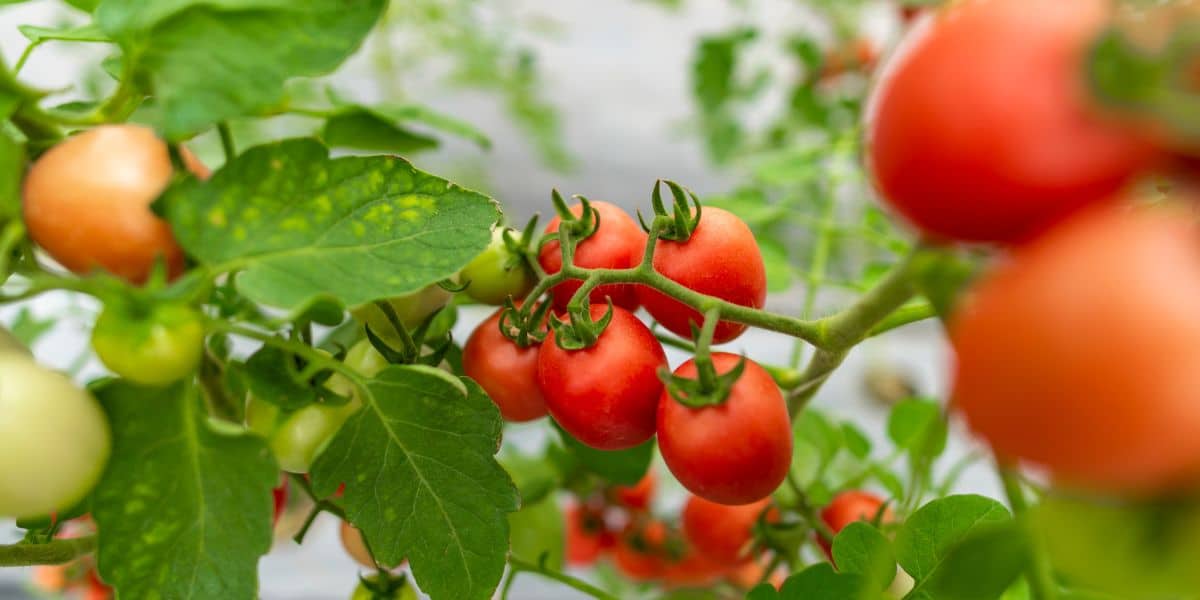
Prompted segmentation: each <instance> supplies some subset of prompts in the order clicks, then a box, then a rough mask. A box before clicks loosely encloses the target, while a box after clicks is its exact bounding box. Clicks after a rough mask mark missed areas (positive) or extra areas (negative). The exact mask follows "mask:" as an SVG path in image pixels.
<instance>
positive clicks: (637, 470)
mask: <svg viewBox="0 0 1200 600" xmlns="http://www.w3.org/2000/svg"><path fill="white" fill-rule="evenodd" d="M554 428H555V429H557V430H558V434H559V437H560V438H561V439H562V441H563V445H564V446H565V447H566V448H567V450H568V451H569V452H570V453H571V454H572V455H573V456H574V457H575V458H576V459H577V460H578V461H579V464H580V465H582V466H583V468H585V469H587V470H588V471H591V472H592V473H595V474H597V475H599V476H601V477H603V478H604V479H606V480H608V481H609V482H611V483H618V484H621V485H634V484H636V483H637V482H638V481H641V479H642V477H644V476H645V475H646V471H648V470H649V469H650V460H651V459H652V458H653V457H654V440H648V441H646V442H643V443H641V444H638V445H637V446H634V447H632V448H627V449H625V450H597V449H595V448H592V447H590V446H588V445H587V444H584V443H583V442H580V441H579V440H577V439H575V438H574V437H572V436H571V434H569V433H567V432H565V431H563V429H562V428H561V427H559V426H558V424H557V423H555V425H554Z"/></svg>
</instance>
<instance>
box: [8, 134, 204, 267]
mask: <svg viewBox="0 0 1200 600" xmlns="http://www.w3.org/2000/svg"><path fill="white" fill-rule="evenodd" d="M184 159H185V162H186V163H187V166H188V170H190V171H192V173H194V174H195V175H196V176H198V177H201V178H205V177H208V169H206V168H205V167H204V165H202V164H200V162H199V161H198V160H196V159H195V157H194V156H191V155H190V154H188V153H186V152H185V153H184ZM171 171H172V169H171V158H170V155H169V154H168V152H167V145H166V144H165V143H163V141H162V140H160V139H158V137H157V136H155V134H154V131H153V130H152V129H150V128H148V127H143V126H141V125H103V126H100V127H96V128H93V129H91V130H88V131H86V132H84V133H81V134H78V135H76V136H73V137H71V138H68V139H67V140H65V141H63V142H61V143H59V144H58V145H57V146H54V147H53V148H51V149H50V150H49V151H48V152H46V153H45V154H43V155H42V156H41V158H39V159H38V160H37V161H36V162H35V163H33V166H32V167H31V168H30V169H29V174H28V175H27V176H26V178H25V184H24V191H23V199H24V200H23V202H24V216H25V225H26V226H27V227H28V228H29V236H30V237H31V238H33V241H35V242H37V243H38V245H40V246H41V247H42V248H44V249H45V250H46V252H48V253H49V254H50V256H53V257H54V259H55V260H57V261H58V262H60V263H62V265H63V266H64V267H66V268H68V269H70V270H72V271H74V272H76V273H80V274H86V273H88V272H90V271H92V270H93V269H97V268H100V269H104V270H107V271H109V272H111V273H113V274H114V275H118V276H120V277H123V278H125V279H127V280H129V281H132V282H134V283H141V282H143V281H145V280H146V277H148V276H149V274H150V271H151V269H152V267H153V266H154V264H155V262H156V261H158V260H162V261H164V262H165V265H166V267H167V272H168V274H169V275H171V276H175V275H178V274H179V273H181V272H183V268H184V256H183V251H182V250H181V249H180V248H179V245H178V244H177V243H176V242H175V236H174V235H173V234H172V233H171V227H170V226H169V225H168V224H167V222H166V221H164V220H162V219H160V218H158V217H157V216H155V214H154V213H153V212H151V210H150V204H151V203H153V202H154V201H155V200H157V199H158V196H159V194H161V193H162V192H163V190H164V189H166V187H167V184H168V183H170V181H171Z"/></svg>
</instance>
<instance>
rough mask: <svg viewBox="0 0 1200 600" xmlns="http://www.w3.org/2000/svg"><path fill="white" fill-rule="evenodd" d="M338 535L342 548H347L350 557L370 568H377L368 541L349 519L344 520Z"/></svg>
mask: <svg viewBox="0 0 1200 600" xmlns="http://www.w3.org/2000/svg"><path fill="white" fill-rule="evenodd" d="M338 537H340V538H341V540H342V548H345V550H346V554H349V555H350V558H353V559H354V560H355V562H357V563H358V564H360V565H362V566H364V567H366V568H368V569H374V568H375V561H374V560H372V559H371V552H370V551H369V550H367V543H366V542H365V541H364V540H363V535H362V532H361V531H359V530H358V528H356V527H355V526H353V525H351V524H350V523H349V522H347V521H342V526H341V528H340V529H339V530H338Z"/></svg>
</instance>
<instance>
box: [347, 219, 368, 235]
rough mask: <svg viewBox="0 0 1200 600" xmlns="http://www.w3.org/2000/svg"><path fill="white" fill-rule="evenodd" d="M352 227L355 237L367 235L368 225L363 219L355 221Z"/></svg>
mask: <svg viewBox="0 0 1200 600" xmlns="http://www.w3.org/2000/svg"><path fill="white" fill-rule="evenodd" d="M350 229H351V231H352V232H353V233H354V236H355V237H360V238H361V237H366V235H367V226H366V225H365V224H364V223H363V222H362V221H355V222H354V224H353V225H352V226H351V228H350Z"/></svg>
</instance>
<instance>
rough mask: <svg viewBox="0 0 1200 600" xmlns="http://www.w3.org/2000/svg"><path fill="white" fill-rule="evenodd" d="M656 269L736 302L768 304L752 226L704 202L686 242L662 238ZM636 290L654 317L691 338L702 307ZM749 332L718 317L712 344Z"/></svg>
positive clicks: (693, 287) (655, 292)
mask: <svg viewBox="0 0 1200 600" xmlns="http://www.w3.org/2000/svg"><path fill="white" fill-rule="evenodd" d="M654 270H656V271H658V272H659V273H661V274H662V275H664V276H666V277H667V278H668V279H671V280H672V281H675V282H676V283H679V284H681V285H683V286H684V287H686V288H688V289H691V290H694V291H697V292H700V293H701V294H707V295H710V296H715V297H717V298H720V299H722V300H726V301H728V302H731V303H733V304H740V305H742V306H749V307H752V308H762V307H763V305H764V304H766V300H767V272H766V268H765V267H764V266H763V258H762V253H761V252H760V251H759V249H758V242H756V241H755V239H754V233H753V232H751V231H750V227H748V226H747V225H746V223H745V222H743V221H742V220H741V219H739V218H738V217H737V216H735V215H734V214H733V213H731V212H729V211H727V210H722V209H720V208H715V207H705V208H704V210H703V211H702V212H701V216H700V223H699V225H697V227H696V229H695V231H693V232H692V235H691V237H689V238H688V239H687V241H685V242H673V241H670V240H661V241H659V242H658V245H657V246H656V247H655V249H654ZM637 293H638V299H639V300H640V301H641V303H642V305H643V306H645V307H646V310H647V311H648V312H649V313H650V316H652V317H654V320H655V321H658V322H659V324H661V325H662V326H663V327H665V328H667V330H669V331H670V332H672V333H674V334H675V335H678V336H681V337H684V338H687V339H691V338H692V330H691V327H690V325H689V324H690V323H695V324H696V327H700V326H702V325H703V324H704V315H702V314H701V313H700V312H699V311H697V310H696V309H694V308H692V307H690V306H687V305H686V304H683V303H682V302H679V301H678V300H675V299H674V298H671V297H669V296H667V295H665V294H663V293H661V292H659V291H658V290H655V289H653V288H650V287H646V286H638V288H637ZM745 331H746V325H743V324H741V323H734V322H732V321H720V322H718V323H717V328H716V331H715V332H714V333H713V343H715V344H721V343H724V342H728V341H731V340H733V339H735V338H737V337H738V336H740V335H742V333H743V332H745Z"/></svg>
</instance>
